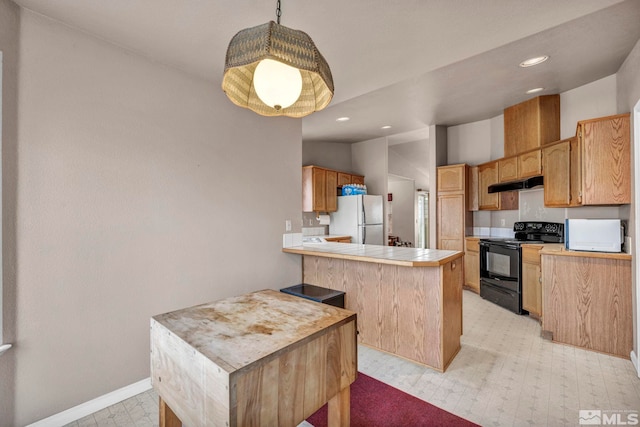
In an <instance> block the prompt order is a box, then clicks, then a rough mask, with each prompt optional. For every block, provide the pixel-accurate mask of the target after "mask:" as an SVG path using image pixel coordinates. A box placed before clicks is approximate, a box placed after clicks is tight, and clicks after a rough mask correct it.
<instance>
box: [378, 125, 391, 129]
mask: <svg viewBox="0 0 640 427" xmlns="http://www.w3.org/2000/svg"><path fill="white" fill-rule="evenodd" d="M380 129H391V126H389V125H384V126H382V127H381V128H380Z"/></svg>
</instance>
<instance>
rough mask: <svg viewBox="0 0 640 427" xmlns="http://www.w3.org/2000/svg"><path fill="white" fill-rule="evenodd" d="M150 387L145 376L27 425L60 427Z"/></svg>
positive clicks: (149, 380) (31, 426) (149, 381)
mask: <svg viewBox="0 0 640 427" xmlns="http://www.w3.org/2000/svg"><path fill="white" fill-rule="evenodd" d="M150 389H151V378H145V379H144V380H142V381H138V382H137V383H134V384H130V385H128V386H125V387H122V388H120V389H118V390H115V391H112V392H111V393H107V394H105V395H102V396H100V397H96V398H95V399H93V400H90V401H88V402H85V403H81V404H80V405H78V406H74V407H73V408H71V409H67V410H66V411H62V412H60V413H57V414H55V415H52V416H50V417H47V418H45V419H42V420H40V421H36V422H35V423H33V424H29V425H28V426H27V427H61V426H64V425H65V424H69V423H72V422H74V421H77V420H79V419H80V418H83V417H86V416H87V415H90V414H93V413H94V412H98V411H100V410H102V409H104V408H106V407H108V406H111V405H115V404H116V403H118V402H122V401H123V400H126V399H128V398H130V397H133V396H135V395H136V394H140V393H143V392H145V391H147V390H150Z"/></svg>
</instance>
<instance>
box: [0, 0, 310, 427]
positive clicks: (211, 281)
mask: <svg viewBox="0 0 640 427" xmlns="http://www.w3.org/2000/svg"><path fill="white" fill-rule="evenodd" d="M21 15H22V18H21V19H22V22H21V26H20V51H19V55H20V69H19V76H20V78H19V91H18V94H19V102H18V106H19V111H18V135H19V138H18V153H17V163H18V164H17V189H16V191H17V203H16V205H15V210H16V212H17V226H16V240H17V242H16V248H17V263H16V264H15V266H13V268H15V271H16V275H17V283H16V285H15V287H16V289H17V297H16V299H15V304H16V309H15V313H14V314H15V343H16V344H17V345H16V348H15V359H14V360H13V363H14V364H15V365H14V366H12V367H11V368H10V369H12V370H13V372H14V383H15V388H14V389H13V390H11V391H10V392H12V393H13V394H14V396H15V402H14V403H15V410H14V411H15V412H14V414H15V419H14V420H13V424H15V425H25V424H28V423H30V422H33V421H36V420H38V419H41V418H44V417H47V416H50V415H52V414H55V413H57V412H60V411H62V410H65V409H67V408H69V407H72V406H74V405H77V404H80V403H83V402H85V401H88V400H90V399H92V398H95V397H97V396H100V395H103V394H105V393H107V392H110V391H113V390H115V389H118V388H120V387H123V386H125V385H128V384H131V383H134V382H136V381H139V380H141V379H143V378H145V377H148V376H149V328H148V326H149V318H150V316H152V315H154V314H159V313H163V312H166V311H170V310H175V309H178V308H182V307H186V306H190V305H194V304H199V303H203V302H207V301H211V300H215V299H219V298H223V297H227V296H230V295H237V294H241V293H245V292H249V291H253V290H258V289H264V288H273V289H278V288H280V287H283V286H287V285H291V284H294V283H297V282H299V280H300V271H301V270H300V260H299V257H296V256H291V255H288V254H283V253H282V252H281V241H282V238H281V233H283V232H284V222H285V219H295V218H299V217H300V182H301V171H300V164H301V142H300V141H301V123H300V121H299V120H291V119H286V118H265V117H261V116H258V115H256V114H254V113H252V112H250V111H248V110H243V109H240V108H238V107H236V106H234V105H233V104H232V103H231V102H230V101H228V100H227V99H226V97H225V96H224V94H223V93H222V91H221V90H220V86H219V84H212V83H210V82H205V81H202V80H199V79H197V78H193V77H190V76H188V75H186V74H184V73H183V72H181V71H178V70H175V69H172V68H168V67H165V66H162V65H159V64H157V63H153V62H150V61H149V60H147V59H144V58H141V57H138V56H136V55H134V54H132V53H131V52H128V51H124V50H122V49H120V48H118V47H114V46H112V45H109V44H107V43H105V42H103V41H100V40H97V39H94V38H91V37H89V36H87V35H85V34H84V33H80V32H77V31H74V30H72V29H70V28H68V27H66V26H62V25H59V24H57V23H55V22H53V21H49V20H47V19H45V18H43V17H41V16H39V15H35V14H32V13H30V12H27V11H24V10H23V11H22V13H21ZM5 172H6V171H5ZM274 196H275V197H274ZM248 247H250V248H251V250H250V251H248V250H247V248H248ZM4 363H6V362H5V360H4V358H0V364H4ZM4 387H5V386H4V384H3V385H2V388H3V391H2V394H3V396H2V397H3V399H4V397H5V390H4ZM3 399H0V401H1V400H3Z"/></svg>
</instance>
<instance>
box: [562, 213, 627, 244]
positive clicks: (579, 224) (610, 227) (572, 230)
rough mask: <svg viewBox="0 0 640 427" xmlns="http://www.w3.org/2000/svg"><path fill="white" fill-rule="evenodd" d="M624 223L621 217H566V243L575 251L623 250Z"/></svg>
mask: <svg viewBox="0 0 640 427" xmlns="http://www.w3.org/2000/svg"><path fill="white" fill-rule="evenodd" d="M623 243H624V225H623V223H622V221H621V220H619V219H565V224H564V244H565V247H566V248H567V249H571V250H574V251H592V252H622V244H623Z"/></svg>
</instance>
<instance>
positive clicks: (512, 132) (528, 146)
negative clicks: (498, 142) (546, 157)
mask: <svg viewBox="0 0 640 427" xmlns="http://www.w3.org/2000/svg"><path fill="white" fill-rule="evenodd" d="M559 139H560V96H559V95H542V96H538V97H536V98H532V99H529V100H527V101H524V102H521V103H520V104H516V105H513V106H511V107H508V108H505V110H504V155H505V157H509V156H514V155H516V154H520V153H522V152H525V151H529V150H533V149H535V148H539V147H542V146H543V145H545V144H548V143H550V142H554V141H557V140H559Z"/></svg>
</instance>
